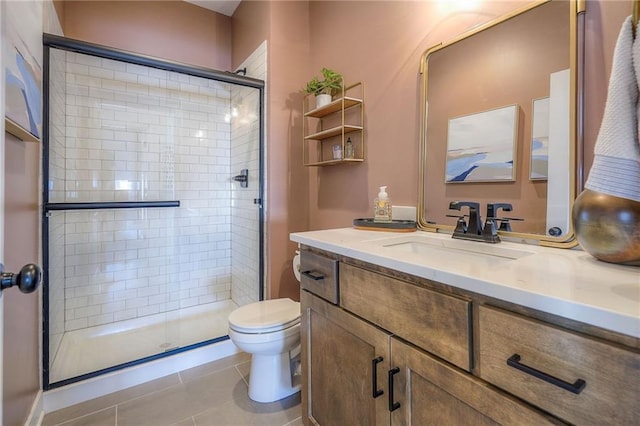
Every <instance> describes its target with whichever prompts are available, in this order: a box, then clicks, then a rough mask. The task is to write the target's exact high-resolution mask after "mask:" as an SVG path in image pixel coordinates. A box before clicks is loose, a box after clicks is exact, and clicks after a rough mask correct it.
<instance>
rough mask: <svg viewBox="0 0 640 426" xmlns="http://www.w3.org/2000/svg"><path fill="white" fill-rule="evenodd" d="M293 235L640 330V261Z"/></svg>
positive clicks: (422, 239) (406, 237) (385, 237)
mask: <svg viewBox="0 0 640 426" xmlns="http://www.w3.org/2000/svg"><path fill="white" fill-rule="evenodd" d="M290 237H291V240H292V241H295V242H297V243H300V244H305V245H308V246H311V247H315V248H318V249H322V250H327V251H331V252H334V253H337V254H341V255H344V256H348V257H351V258H354V259H358V260H362V261H365V262H369V263H373V264H376V265H380V266H384V267H386V268H390V269H394V270H397V271H401V272H405V273H408V274H412V275H416V276H419V277H423V278H427V279H430V280H433V281H438V282H441V283H444V284H448V285H451V286H454V287H458V288H460V289H464V290H468V291H472V292H476V293H480V294H484V295H487V296H490V297H494V298H496V299H501V300H505V301H508V302H512V303H516V304H519V305H523V306H526V307H529V308H533V309H537V310H540V311H543V312H548V313H551V314H555V315H559V316H562V317H565V318H570V319H573V320H576V321H580V322H583V323H586V324H591V325H595V326H597V327H601V328H604V329H608V330H612V331H616V332H619V333H622V334H626V335H630V336H634V337H640V268H638V267H632V266H621V265H614V264H608V263H605V262H600V261H598V260H596V259H595V258H594V257H592V256H591V255H589V254H588V253H585V252H583V251H581V250H568V249H557V248H548V247H539V246H536V245H528V244H520V243H511V242H504V241H503V242H501V243H499V244H488V243H483V242H475V241H462V240H453V239H452V238H451V236H450V235H447V234H435V233H428V232H421V231H418V232H412V233H396V232H380V231H364V230H358V229H355V228H342V229H330V230H325V231H310V232H298V233H293V234H291V235H290Z"/></svg>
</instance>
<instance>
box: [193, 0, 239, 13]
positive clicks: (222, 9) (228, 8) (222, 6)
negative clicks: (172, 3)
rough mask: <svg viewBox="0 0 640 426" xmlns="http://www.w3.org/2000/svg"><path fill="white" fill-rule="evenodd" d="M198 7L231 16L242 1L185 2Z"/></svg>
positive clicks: (210, 0)
mask: <svg viewBox="0 0 640 426" xmlns="http://www.w3.org/2000/svg"><path fill="white" fill-rule="evenodd" d="M184 1H186V2H188V3H191V4H195V5H196V6H200V7H204V8H205V9H209V10H213V11H214V12H218V13H221V14H223V15H227V16H231V15H233V12H235V10H236V8H237V7H238V5H239V4H240V1H241V0H184Z"/></svg>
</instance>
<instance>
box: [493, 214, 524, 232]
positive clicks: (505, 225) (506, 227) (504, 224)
mask: <svg viewBox="0 0 640 426" xmlns="http://www.w3.org/2000/svg"><path fill="white" fill-rule="evenodd" d="M496 219H497V220H499V221H500V228H499V229H500V231H507V232H511V231H512V229H511V221H514V220H515V221H518V222H524V219H522V218H519V217H497V218H496Z"/></svg>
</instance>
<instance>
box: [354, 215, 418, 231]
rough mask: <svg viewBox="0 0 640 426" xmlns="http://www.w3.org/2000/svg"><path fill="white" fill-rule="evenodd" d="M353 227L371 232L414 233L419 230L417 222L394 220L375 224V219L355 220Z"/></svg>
mask: <svg viewBox="0 0 640 426" xmlns="http://www.w3.org/2000/svg"><path fill="white" fill-rule="evenodd" d="M353 227H354V228H356V229H366V230H369V231H388V232H414V231H416V230H417V225H416V221H415V220H393V221H391V222H374V221H373V218H371V217H365V218H361V219H353Z"/></svg>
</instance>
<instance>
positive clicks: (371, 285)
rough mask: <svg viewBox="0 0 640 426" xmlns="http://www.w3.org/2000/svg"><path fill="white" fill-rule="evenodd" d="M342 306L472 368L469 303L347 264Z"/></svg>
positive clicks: (343, 267)
mask: <svg viewBox="0 0 640 426" xmlns="http://www.w3.org/2000/svg"><path fill="white" fill-rule="evenodd" d="M340 306H342V307H344V308H345V309H347V310H348V311H351V312H353V313H354V314H356V315H358V316H360V317H362V318H364V319H366V320H368V321H371V322H372V323H374V324H377V325H378V326H380V327H382V328H384V329H385V330H387V331H389V332H391V333H393V334H395V335H397V336H399V337H401V338H403V339H405V340H407V341H410V342H411V343H413V344H414V345H416V346H419V347H421V348H423V349H425V350H426V351H429V352H431V353H433V354H435V355H437V356H439V357H441V358H444V359H446V360H447V361H449V362H451V363H453V364H455V365H457V366H458V367H460V368H463V369H465V370H467V371H469V370H470V366H471V361H470V357H471V356H470V350H469V339H470V332H471V325H470V308H471V302H470V301H468V300H464V299H460V298H457V297H453V296H448V295H445V294H442V293H439V292H437V291H432V290H429V289H426V288H424V287H420V286H417V285H414V284H410V283H407V282H404V281H400V280H397V279H394V278H391V277H387V276H384V275H381V274H377V273H375V272H371V271H367V270H364V269H360V268H357V267H355V266H351V265H347V264H341V265H340Z"/></svg>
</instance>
